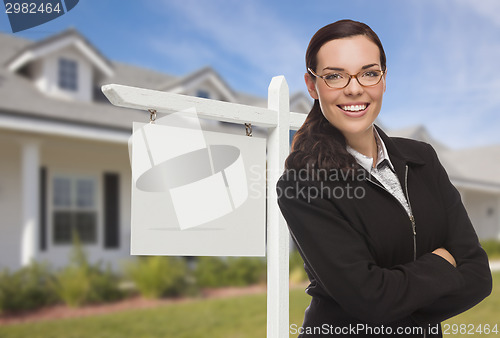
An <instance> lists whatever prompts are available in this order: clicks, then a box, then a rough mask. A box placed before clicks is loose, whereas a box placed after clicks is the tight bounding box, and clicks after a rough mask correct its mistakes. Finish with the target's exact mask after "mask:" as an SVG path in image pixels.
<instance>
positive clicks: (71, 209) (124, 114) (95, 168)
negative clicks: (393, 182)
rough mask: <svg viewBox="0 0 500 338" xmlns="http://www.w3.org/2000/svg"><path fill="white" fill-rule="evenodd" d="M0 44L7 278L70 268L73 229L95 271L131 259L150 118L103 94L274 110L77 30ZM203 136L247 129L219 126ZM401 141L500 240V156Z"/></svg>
mask: <svg viewBox="0 0 500 338" xmlns="http://www.w3.org/2000/svg"><path fill="white" fill-rule="evenodd" d="M0 45H1V46H2V48H1V49H0V158H1V160H0V215H2V217H1V218H0V250H1V251H0V252H1V254H0V269H3V268H10V269H17V268H19V267H20V266H23V265H26V264H28V263H29V262H30V261H31V260H33V259H36V260H42V261H43V260H46V261H49V262H51V264H52V265H53V266H55V267H58V266H62V265H64V264H66V263H67V261H68V255H69V253H70V250H71V235H72V232H73V231H76V232H77V233H78V235H79V238H80V240H81V242H82V243H83V244H84V245H85V248H86V249H87V252H88V255H89V259H90V260H91V261H93V262H95V261H99V260H101V261H105V262H110V263H111V264H112V266H113V267H119V265H120V262H121V261H122V260H124V259H126V258H127V257H129V252H130V244H129V242H130V208H131V206H130V200H131V196H130V191H131V185H130V182H131V172H130V162H129V158H128V148H127V141H128V138H129V137H130V135H131V130H132V121H144V122H147V121H148V119H149V116H148V115H147V114H146V113H145V112H143V111H137V110H132V109H124V108H118V107H114V106H112V105H111V104H110V103H109V102H108V101H107V99H106V98H105V97H104V96H103V94H102V92H101V90H100V88H101V86H102V85H103V84H107V83H118V84H124V85H131V86H137V87H143V88H149V89H155V90H162V91H169V92H174V93H181V94H187V95H193V96H198V97H204V98H211V99H217V100H223V101H228V102H236V103H242V104H247V105H255V106H261V107H265V106H267V99H266V98H260V97H255V96H252V95H248V94H245V93H241V92H238V91H235V90H234V89H232V88H231V87H230V86H229V85H228V84H227V83H226V82H225V81H224V79H222V78H221V77H220V75H219V74H217V72H215V71H214V70H213V69H212V68H210V67H205V68H202V69H199V70H196V71H194V72H193V73H191V74H188V75H186V76H183V77H175V76H171V75H168V74H163V73H160V72H157V71H153V70H149V69H144V68H141V67H137V66H133V65H128V64H123V63H120V62H116V61H113V60H109V59H107V58H106V56H105V55H102V54H101V53H100V52H99V51H98V50H97V49H96V48H95V46H93V45H92V43H90V42H89V41H87V39H86V38H85V37H84V36H82V35H81V34H80V33H79V32H78V31H77V30H74V29H68V30H65V31H63V32H61V33H60V34H56V35H53V36H51V37H49V38H46V39H44V40H41V41H37V42H33V41H30V40H25V39H22V38H19V37H16V36H14V35H11V34H5V33H0ZM310 105H311V102H310V100H309V98H308V97H307V96H306V95H305V94H304V93H296V94H294V95H292V96H291V98H290V107H291V110H292V111H295V112H299V113H307V112H308V111H309V109H310ZM205 128H207V129H215V130H224V131H226V132H231V133H241V134H242V135H243V133H244V131H245V128H244V126H239V125H235V124H230V123H223V122H216V121H207V122H206V125H205ZM254 133H257V134H261V135H263V134H265V130H262V129H259V128H255V129H254ZM400 133H403V134H405V135H406V136H409V137H413V138H417V139H422V140H426V141H429V142H431V143H433V144H434V145H435V146H436V148H438V151H439V153H440V155H441V156H442V157H443V159H444V161H443V162H444V163H445V166H446V167H447V168H448V169H449V171H450V177H451V178H452V179H453V180H454V182H455V183H456V184H457V186H458V187H459V189H460V191H461V193H462V194H463V196H464V199H465V202H466V204H467V207H468V209H469V212H470V214H471V217H472V218H473V220H474V221H475V222H476V223H475V224H476V226H477V229H478V233H479V234H480V236H481V237H484V238H498V237H499V235H500V216H499V214H500V179H499V178H498V177H496V175H495V173H498V172H499V171H500V167H499V163H495V159H497V160H498V159H500V147H490V148H484V149H477V150H463V151H462V150H460V151H452V150H449V149H447V148H446V147H445V146H443V145H439V144H438V143H437V142H436V141H435V140H432V139H431V138H430V135H428V134H427V133H426V131H425V129H423V128H416V129H412V130H406V131H403V130H402V131H400ZM392 134H398V132H397V131H394V132H393V133H392ZM485 154H486V155H485ZM463 158H468V159H469V158H470V159H473V160H474V161H477V162H474V163H476V164H471V163H473V162H466V161H463V160H462V159H463ZM497 162H498V161H497ZM467 163H469V164H467ZM478 168H480V169H481V170H477V169H478Z"/></svg>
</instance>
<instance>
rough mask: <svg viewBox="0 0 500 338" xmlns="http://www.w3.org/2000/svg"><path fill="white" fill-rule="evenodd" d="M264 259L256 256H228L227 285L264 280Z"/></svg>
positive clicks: (254, 282)
mask: <svg viewBox="0 0 500 338" xmlns="http://www.w3.org/2000/svg"><path fill="white" fill-rule="evenodd" d="M266 272H267V271H266V261H265V260H264V259H262V258H257V257H230V258H228V259H227V270H226V273H225V277H226V278H225V279H226V283H227V285H231V286H246V285H252V284H257V283H259V282H265V280H266Z"/></svg>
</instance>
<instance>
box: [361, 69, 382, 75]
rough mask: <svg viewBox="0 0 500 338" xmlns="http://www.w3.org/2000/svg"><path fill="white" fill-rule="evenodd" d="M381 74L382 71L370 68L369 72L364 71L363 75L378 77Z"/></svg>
mask: <svg viewBox="0 0 500 338" xmlns="http://www.w3.org/2000/svg"><path fill="white" fill-rule="evenodd" d="M379 75H380V72H379V71H378V70H369V71H367V72H364V73H363V75H362V76H363V77H377V76H379Z"/></svg>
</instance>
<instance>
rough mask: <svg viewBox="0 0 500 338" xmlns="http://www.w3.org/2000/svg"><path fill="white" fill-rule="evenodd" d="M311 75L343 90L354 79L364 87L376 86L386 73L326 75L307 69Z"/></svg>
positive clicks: (367, 71) (376, 71) (370, 70)
mask: <svg viewBox="0 0 500 338" xmlns="http://www.w3.org/2000/svg"><path fill="white" fill-rule="evenodd" d="M307 70H308V71H309V73H310V74H311V75H313V76H315V77H318V78H320V79H323V81H325V83H326V85H327V86H328V87H330V88H334V89H342V88H345V87H347V86H348V85H349V83H350V82H351V79H352V78H356V80H357V81H358V83H359V84H360V85H361V86H363V87H371V86H375V85H376V84H378V83H379V82H380V80H382V76H383V75H384V73H385V71H383V70H374V69H369V70H362V71H360V72H359V73H358V74H355V75H351V74H348V73H346V72H332V73H328V74H325V75H318V74H316V73H315V72H314V71H313V70H312V69H311V68H307Z"/></svg>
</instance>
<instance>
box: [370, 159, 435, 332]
mask: <svg viewBox="0 0 500 338" xmlns="http://www.w3.org/2000/svg"><path fill="white" fill-rule="evenodd" d="M367 181H368V182H371V183H372V184H375V185H376V186H378V187H380V188H382V189H384V190H385V191H387V192H388V193H389V194H390V195H391V196H392V194H391V193H390V192H389V191H388V190H387V189H386V188H385V187H384V186H383V185H381V184H378V183H377V182H374V181H372V180H370V179H367ZM405 193H406V201H407V202H408V208H409V209H410V215H408V218H409V219H410V222H411V230H412V232H413V261H416V260H417V226H416V224H415V217H414V216H413V211H412V209H411V203H410V195H409V194H408V165H406V168H405ZM393 197H394V196H393ZM394 198H395V199H396V200H397V198H396V197H394ZM397 202H398V204H399V205H401V203H400V202H399V201H397ZM401 207H402V208H403V209H404V210H405V213H406V209H405V208H404V207H403V206H402V205H401ZM426 337H427V329H426V328H424V335H423V338H426Z"/></svg>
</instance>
